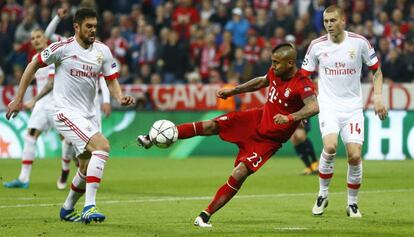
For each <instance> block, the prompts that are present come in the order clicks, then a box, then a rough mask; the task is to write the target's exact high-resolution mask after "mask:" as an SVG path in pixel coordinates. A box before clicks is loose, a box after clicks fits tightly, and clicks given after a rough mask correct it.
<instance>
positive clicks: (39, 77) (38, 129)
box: [3, 29, 55, 188]
mask: <svg viewBox="0 0 414 237" xmlns="http://www.w3.org/2000/svg"><path fill="white" fill-rule="evenodd" d="M31 44H32V46H33V47H34V48H35V49H36V51H37V52H39V53H40V52H41V51H42V50H43V49H45V48H46V47H47V38H46V37H45V35H44V33H43V30H42V29H36V30H33V31H32V33H31ZM36 56H37V55H36ZM36 56H35V57H36ZM54 73H55V67H54V65H53V64H51V65H49V66H48V67H44V68H41V69H39V70H37V71H36V73H35V75H34V77H35V78H36V85H37V90H38V91H39V92H41V91H43V88H45V87H48V86H49V85H48V84H50V83H49V81H50V80H53V77H54ZM34 100H38V103H36V105H35V106H34V107H33V105H34V103H33V101H34ZM25 107H26V108H30V109H32V108H33V111H32V114H31V115H30V119H29V123H28V125H27V127H28V129H27V134H26V136H25V137H24V145H23V153H22V166H21V169H20V175H19V177H18V178H17V179H15V180H13V181H10V182H5V183H4V184H3V185H4V187H6V188H29V180H30V173H31V170H32V165H33V161H34V158H35V152H36V141H37V139H38V138H39V136H40V134H41V133H42V132H46V131H48V130H49V129H50V128H52V127H54V122H53V114H54V103H53V95H52V94H51V93H42V92H41V93H38V94H37V95H36V96H35V98H34V99H33V100H32V101H31V102H29V103H27V104H25Z"/></svg>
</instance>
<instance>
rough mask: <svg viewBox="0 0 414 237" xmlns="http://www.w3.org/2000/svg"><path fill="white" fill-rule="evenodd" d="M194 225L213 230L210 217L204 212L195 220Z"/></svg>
mask: <svg viewBox="0 0 414 237" xmlns="http://www.w3.org/2000/svg"><path fill="white" fill-rule="evenodd" d="M194 225H195V226H198V227H202V228H211V227H213V225H211V223H210V215H208V214H207V213H206V212H204V211H202V212H201V213H200V215H198V216H197V217H196V218H195V220H194Z"/></svg>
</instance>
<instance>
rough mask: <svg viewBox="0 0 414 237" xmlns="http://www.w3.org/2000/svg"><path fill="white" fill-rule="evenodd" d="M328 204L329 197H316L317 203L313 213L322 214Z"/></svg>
mask: <svg viewBox="0 0 414 237" xmlns="http://www.w3.org/2000/svg"><path fill="white" fill-rule="evenodd" d="M327 206H328V197H322V196H319V197H318V199H316V202H315V205H313V208H312V214H313V215H315V216H320V215H322V214H323V212H324V211H325V208H326V207H327Z"/></svg>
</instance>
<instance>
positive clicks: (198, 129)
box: [177, 122, 203, 139]
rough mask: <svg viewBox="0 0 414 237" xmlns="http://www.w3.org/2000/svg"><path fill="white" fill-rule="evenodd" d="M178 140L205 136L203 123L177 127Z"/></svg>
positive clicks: (185, 124)
mask: <svg viewBox="0 0 414 237" xmlns="http://www.w3.org/2000/svg"><path fill="white" fill-rule="evenodd" d="M177 130H178V139H186V138H190V137H194V136H199V135H203V122H193V123H184V124H181V125H178V126H177Z"/></svg>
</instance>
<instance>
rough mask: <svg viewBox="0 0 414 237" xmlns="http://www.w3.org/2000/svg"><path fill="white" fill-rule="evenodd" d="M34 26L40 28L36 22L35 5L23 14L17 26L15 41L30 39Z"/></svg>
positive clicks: (20, 41)
mask: <svg viewBox="0 0 414 237" xmlns="http://www.w3.org/2000/svg"><path fill="white" fill-rule="evenodd" d="M36 28H40V26H39V24H38V23H37V22H36V18H35V7H31V8H30V9H29V10H28V11H27V13H26V15H25V16H24V18H23V21H22V22H21V23H20V24H19V25H18V26H17V28H16V33H15V34H14V40H15V41H16V43H23V42H24V41H26V40H27V39H30V34H31V32H32V31H33V30H34V29H36Z"/></svg>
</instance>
